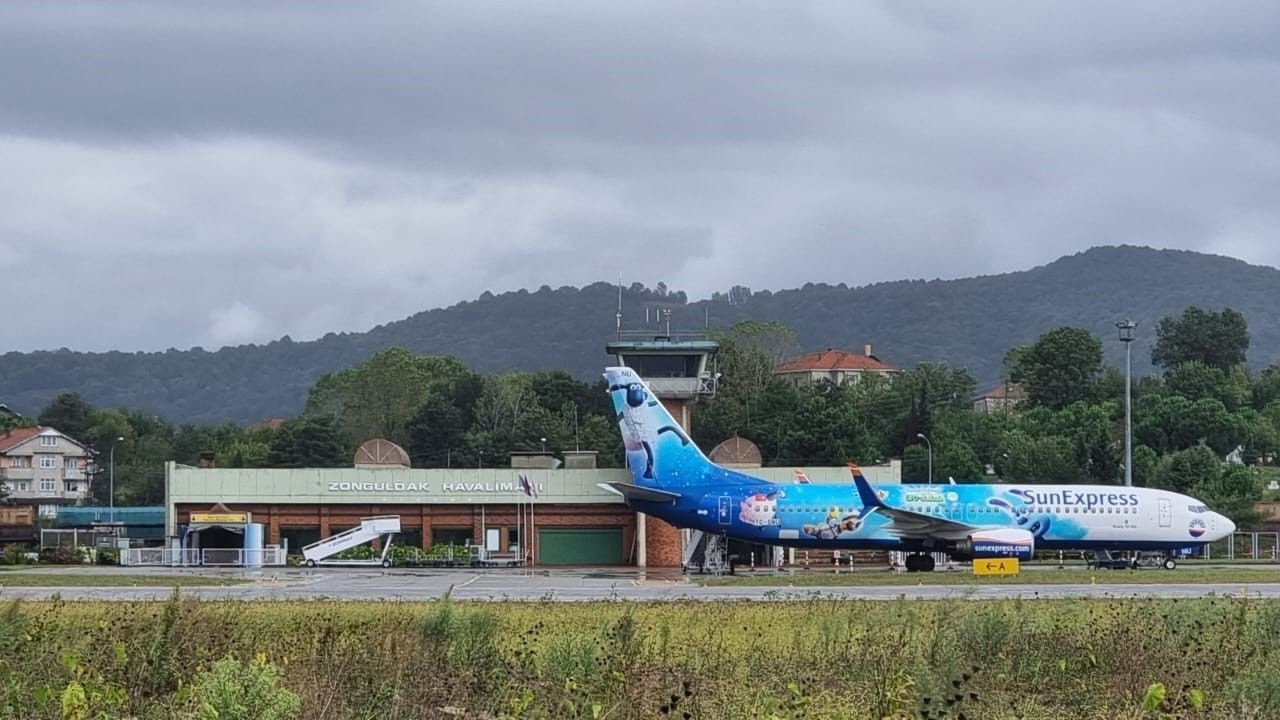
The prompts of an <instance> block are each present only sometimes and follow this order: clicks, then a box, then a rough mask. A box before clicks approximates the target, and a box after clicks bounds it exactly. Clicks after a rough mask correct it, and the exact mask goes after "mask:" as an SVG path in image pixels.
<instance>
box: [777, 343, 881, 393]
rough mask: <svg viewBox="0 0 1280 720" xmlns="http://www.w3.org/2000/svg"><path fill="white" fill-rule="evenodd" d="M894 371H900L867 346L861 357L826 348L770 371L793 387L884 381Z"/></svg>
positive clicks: (853, 353)
mask: <svg viewBox="0 0 1280 720" xmlns="http://www.w3.org/2000/svg"><path fill="white" fill-rule="evenodd" d="M898 372H901V370H899V369H898V368H896V367H894V366H892V365H890V364H888V363H886V362H884V361H882V360H881V359H880V358H878V357H876V356H875V355H874V354H873V353H872V352H871V345H870V344H868V345H865V346H864V347H863V351H862V353H861V354H858V353H855V352H847V351H845V350H833V349H831V348H827V349H826V350H823V351H821V352H815V353H809V354H808V355H803V356H801V357H798V358H795V359H794V360H788V361H786V362H784V363H782V364H781V365H779V366H778V367H776V368H774V370H773V374H775V375H781V376H783V377H784V378H786V379H788V380H791V381H792V382H794V383H795V384H796V386H800V385H808V384H811V383H816V382H820V381H822V380H826V381H828V382H832V383H835V384H836V385H842V384H844V383H846V382H857V381H859V380H861V379H863V378H866V377H868V376H879V377H885V378H888V377H890V376H892V375H893V374H894V373H898Z"/></svg>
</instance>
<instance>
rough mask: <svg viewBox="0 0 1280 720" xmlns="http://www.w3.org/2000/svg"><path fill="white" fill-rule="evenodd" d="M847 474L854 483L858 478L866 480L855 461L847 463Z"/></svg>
mask: <svg viewBox="0 0 1280 720" xmlns="http://www.w3.org/2000/svg"><path fill="white" fill-rule="evenodd" d="M849 474H850V475H852V476H853V481H854V482H855V483H856V482H857V481H858V480H859V479H861V480H862V481H863V482H866V480H867V478H866V476H865V475H863V474H862V468H860V467H858V463H855V462H851V463H849Z"/></svg>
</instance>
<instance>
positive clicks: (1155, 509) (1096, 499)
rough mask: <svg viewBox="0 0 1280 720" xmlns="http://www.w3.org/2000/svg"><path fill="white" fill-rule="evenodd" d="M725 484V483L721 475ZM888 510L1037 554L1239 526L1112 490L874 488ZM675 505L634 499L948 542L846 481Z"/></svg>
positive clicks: (690, 513) (889, 537)
mask: <svg viewBox="0 0 1280 720" xmlns="http://www.w3.org/2000/svg"><path fill="white" fill-rule="evenodd" d="M725 479H728V478H725ZM872 488H873V489H874V490H875V492H876V494H877V495H878V496H879V497H880V499H881V500H882V501H883V502H884V503H885V504H886V505H890V506H893V507H895V508H898V509H901V510H907V511H911V512H915V513H919V514H921V515H926V516H930V517H936V518H940V519H944V520H950V521H954V522H956V523H963V524H965V525H969V526H972V527H973V528H977V529H982V530H989V529H1015V530H1023V531H1026V532H1028V533H1030V534H1031V536H1033V537H1034V538H1035V549H1037V550H1086V549H1117V550H1175V549H1183V548H1192V547H1196V546H1200V545H1203V544H1205V543H1207V542H1211V541H1213V540H1216V539H1219V538H1221V537H1224V536H1225V535H1226V534H1227V533H1229V532H1231V531H1232V530H1234V525H1232V524H1231V522H1230V521H1229V520H1227V519H1226V518H1224V517H1222V516H1221V515H1219V514H1218V513H1216V512H1213V511H1212V510H1209V509H1208V508H1207V507H1205V506H1204V505H1203V504H1202V503H1200V502H1199V501H1198V500H1196V499H1194V498H1190V497H1188V496H1186V495H1180V494H1178V493H1174V492H1169V491H1166V490H1156V489H1150V488H1129V487H1118V486H1115V485H1035V484H981V485H976V484H975V485H936V484H935V485H916V484H909V485H873V486H872ZM680 493H681V497H680V499H679V500H676V501H675V502H674V503H646V502H637V503H634V505H636V507H637V509H640V510H642V511H644V512H647V513H650V514H653V515H657V516H659V517H661V518H662V519H664V520H666V521H668V522H670V523H672V524H674V525H676V526H678V527H686V528H695V529H698V530H702V531H705V532H714V533H723V534H725V535H727V536H729V537H731V538H735V539H740V540H744V541H748V542H755V543H764V544H768V545H780V546H784V547H797V548H829V549H886V550H906V551H926V550H940V551H942V550H947V549H948V547H950V546H952V545H953V544H954V542H955V541H960V540H963V539H964V537H963V535H961V534H959V533H956V534H953V536H951V537H931V538H911V537H903V536H902V535H901V534H900V533H899V532H896V531H895V529H894V523H893V522H892V521H891V520H890V518H888V517H886V516H884V515H882V514H881V513H877V512H875V511H868V509H867V508H865V507H864V506H863V504H862V502H861V501H860V499H859V497H858V492H857V489H856V488H855V487H854V485H853V484H852V483H850V484H849V485H828V484H822V485H812V484H811V485H800V484H797V485H761V484H756V483H749V484H748V483H744V484H740V485H733V484H725V485H717V486H711V487H705V488H699V487H684V488H681V489H680Z"/></svg>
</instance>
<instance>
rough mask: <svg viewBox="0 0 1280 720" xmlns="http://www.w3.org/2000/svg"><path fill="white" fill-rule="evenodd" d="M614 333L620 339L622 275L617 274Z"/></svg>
mask: <svg viewBox="0 0 1280 720" xmlns="http://www.w3.org/2000/svg"><path fill="white" fill-rule="evenodd" d="M613 320H614V325H615V328H614V332H616V333H617V334H618V339H619V340H621V339H622V273H618V312H617V314H615V315H614V316H613Z"/></svg>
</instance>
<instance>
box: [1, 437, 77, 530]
mask: <svg viewBox="0 0 1280 720" xmlns="http://www.w3.org/2000/svg"><path fill="white" fill-rule="evenodd" d="M92 456H93V453H92V451H91V450H89V448H87V447H85V446H84V445H81V444H80V443H79V442H76V441H75V440H73V439H72V438H71V437H69V436H67V435H64V434H62V433H60V432H58V431H57V430H55V429H54V428H50V427H30V428H18V429H16V430H11V431H9V432H8V433H5V434H3V435H0V473H3V476H4V483H5V485H6V486H7V487H8V489H9V499H10V500H12V501H15V502H23V501H25V502H31V503H35V504H37V505H39V506H40V514H41V515H51V514H52V513H53V511H54V509H55V508H56V506H58V505H72V504H76V503H80V502H83V501H84V500H85V498H87V497H89V484H90V482H91V480H92V467H91V463H92V459H93V458H92Z"/></svg>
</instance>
